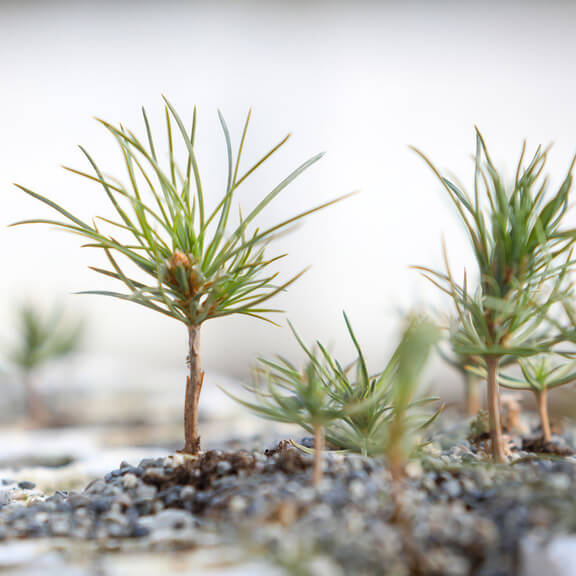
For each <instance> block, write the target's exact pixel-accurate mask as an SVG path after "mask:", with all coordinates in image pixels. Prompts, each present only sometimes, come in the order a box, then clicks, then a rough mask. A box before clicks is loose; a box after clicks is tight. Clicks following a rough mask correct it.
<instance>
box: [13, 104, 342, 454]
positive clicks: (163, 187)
mask: <svg viewBox="0 0 576 576" xmlns="http://www.w3.org/2000/svg"><path fill="white" fill-rule="evenodd" d="M164 116H165V135H166V139H165V144H166V145H167V149H168V152H167V153H168V158H167V161H166V162H164V161H162V160H161V150H160V143H159V141H158V139H157V138H155V137H154V136H153V131H152V128H151V124H150V122H149V120H148V116H147V115H146V112H145V111H144V110H143V119H144V127H145V137H144V139H142V140H141V139H139V138H138V137H137V136H136V135H135V133H133V132H132V131H130V130H127V129H126V128H124V127H123V126H122V125H119V126H113V125H112V124H109V123H108V122H105V121H103V120H100V123H101V124H102V125H103V126H104V127H105V128H106V130H107V131H108V132H109V133H110V134H111V135H112V136H113V138H114V139H115V141H116V143H117V144H118V145H119V147H120V151H121V154H122V158H123V163H124V167H125V178H126V181H127V184H123V183H122V182H121V181H120V180H119V179H116V178H112V177H110V176H106V175H105V174H104V172H103V171H102V170H101V168H100V167H99V166H98V164H97V163H96V162H95V161H94V160H93V159H92V157H91V156H90V155H89V154H88V152H87V151H86V150H85V149H84V148H81V150H82V152H83V153H84V155H85V156H86V158H87V160H88V163H89V165H90V167H91V170H92V172H91V173H88V172H84V171H81V170H76V169H71V168H69V169H68V170H70V171H71V172H73V173H74V174H77V175H80V176H82V177H83V178H85V179H87V180H89V181H91V182H95V183H97V184H99V185H100V187H101V190H102V191H103V192H104V194H105V195H106V197H107V198H108V200H109V202H110V204H111V207H112V208H113V210H114V212H115V213H116V217H117V218H116V219H111V218H104V217H96V218H94V219H93V220H92V221H91V223H90V222H87V221H84V220H82V219H80V218H79V217H77V216H75V215H73V214H72V213H70V212H68V211H67V210H66V209H64V208H63V207H61V206H60V205H59V204H57V203H56V202H54V201H52V200H51V199H49V198H48V197H46V196H42V195H40V194H38V193H37V192H34V191H32V190H30V189H28V188H25V187H23V186H18V187H19V188H20V189H21V190H23V191H24V192H25V193H27V194H29V195H30V196H32V197H33V198H36V199H38V200H39V201H41V202H42V203H44V204H46V205H48V206H49V207H51V208H52V209H53V210H54V211H56V212H57V213H58V214H59V216H60V217H63V219H61V220H51V219H32V220H26V221H23V222H18V223H17V224H24V223H44V224H52V225H55V226H56V227H57V228H59V229H62V230H66V231H70V232H73V233H75V234H77V235H79V236H81V237H82V238H83V239H84V240H86V241H87V244H86V246H89V247H93V248H99V249H100V250H102V251H103V252H104V254H105V256H106V257H107V259H108V263H109V267H108V268H99V267H92V269H93V270H95V271H96V272H99V273H100V274H103V275H105V276H107V277H110V278H112V279H114V280H117V281H119V282H121V283H122V284H123V285H124V287H125V289H126V292H114V291H107V290H94V291H88V292H83V293H84V294H100V295H106V296H112V297H114V298H119V299H121V300H128V301H130V302H135V303H137V304H140V305H141V306H144V307H146V308H148V309H150V310H154V311H155V312H158V313H161V314H164V315H166V316H168V317H170V318H174V319H176V320H178V321H180V322H182V323H183V324H184V325H185V326H186V329H187V333H188V375H187V380H186V394H185V402H184V436H185V445H184V449H183V452H185V453H188V454H193V455H194V454H197V453H198V451H199V450H200V435H199V431H198V404H199V399H200V392H201V389H202V384H203V380H204V373H203V371H202V367H201V359H200V328H201V326H202V324H203V323H204V322H205V321H206V320H208V319H212V318H221V317H223V316H229V315H233V314H240V315H246V316H251V317H254V318H259V319H264V320H269V315H270V314H272V313H274V312H279V310H277V309H274V308H270V307H269V306H268V304H267V303H268V301H269V300H270V299H271V298H273V297H274V296H275V295H277V294H278V293H279V292H282V291H283V290H285V289H286V288H287V287H288V286H289V285H290V284H292V283H293V282H295V281H296V280H297V279H298V278H299V277H300V275H301V274H302V272H300V273H298V274H296V275H294V276H292V277H291V278H289V279H287V280H285V281H281V282H279V281H278V278H277V276H278V272H274V270H273V266H272V265H273V264H274V263H275V262H276V261H277V260H278V259H280V258H283V257H284V256H285V255H283V254H281V255H276V256H272V257H270V256H268V255H267V253H266V249H267V248H268V246H269V244H270V243H271V242H273V240H274V239H275V238H276V237H277V236H278V235H279V234H280V233H282V232H285V231H286V230H287V229H289V228H290V227H291V226H292V225H293V224H295V223H296V222H298V221H300V220H301V219H302V218H304V217H305V216H307V215H309V214H312V213H313V212H316V211H318V210H320V209H322V208H324V207H326V206H329V205H331V204H333V203H335V202H337V201H338V200H340V199H342V197H341V198H338V199H336V200H332V201H329V202H326V203H324V204H322V205H320V206H316V207H314V208H311V209H309V210H306V211H304V212H300V213H298V214H295V215H294V216H291V217H289V218H286V219H285V220H282V221H280V222H279V223H277V224H275V225H273V226H270V227H268V228H264V229H261V228H258V227H255V221H256V220H257V217H258V216H259V215H260V213H261V212H263V211H264V210H265V209H266V208H267V207H268V206H269V205H270V204H271V203H272V202H273V201H274V200H275V199H276V198H277V197H278V196H279V195H280V193H282V192H283V191H284V190H285V189H286V188H287V187H288V185H289V184H290V183H292V182H293V181H294V180H295V179H296V178H298V176H300V175H301V174H302V173H303V172H304V171H306V170H307V169H308V168H309V167H310V166H312V165H313V164H315V163H316V162H317V161H318V160H319V159H320V158H321V157H322V154H317V155H316V156H313V157H312V158H310V159H309V160H306V161H305V162H303V163H302V164H301V165H300V166H298V167H297V168H296V169H295V170H294V171H293V172H291V173H290V174H289V175H288V176H286V177H285V178H284V179H282V180H281V181H280V182H279V183H278V184H277V185H276V186H275V187H274V188H273V189H272V190H271V191H269V192H268V193H267V194H265V195H263V197H262V198H261V200H260V201H259V202H258V203H257V204H256V206H255V207H254V208H253V209H252V210H251V211H250V212H248V213H247V214H245V215H243V214H242V212H241V211H240V210H239V208H238V216H237V218H236V219H234V218H233V216H232V215H233V214H235V213H236V212H235V208H236V207H235V198H236V197H235V193H236V192H237V190H238V189H239V188H240V186H241V185H242V184H243V183H245V182H246V181H247V180H248V179H249V177H250V176H251V175H252V174H253V173H254V172H255V171H256V170H258V168H260V167H261V166H262V165H263V164H264V163H265V162H266V161H267V160H269V159H270V158H271V157H272V156H273V155H274V154H275V153H276V152H277V151H278V150H279V149H280V148H282V146H284V144H285V143H286V142H287V140H288V138H289V136H286V137H285V138H283V139H282V140H280V142H279V143H278V144H276V145H275V146H273V147H272V148H271V149H270V150H269V151H268V152H266V153H265V154H264V155H263V156H262V157H260V159H259V160H257V161H256V162H255V163H254V164H252V165H250V166H249V167H247V168H244V167H242V163H241V160H242V152H243V149H244V145H245V141H246V137H247V133H248V127H249V123H250V117H251V114H250V113H248V115H247V117H246V121H245V123H244V127H243V130H242V134H241V137H240V139H239V142H238V145H237V148H236V152H234V151H233V144H232V140H231V137H230V133H229V130H228V126H227V124H226V122H225V120H224V118H223V116H222V115H221V114H220V113H219V119H220V125H221V128H222V133H223V135H224V143H225V148H226V155H227V172H226V188H225V190H224V194H223V195H222V196H221V197H220V200H219V201H218V202H217V203H216V206H215V208H214V209H213V210H212V211H211V212H209V211H207V208H206V206H207V203H208V202H207V201H208V198H207V196H206V194H205V191H204V188H203V182H202V177H201V174H200V169H199V166H198V161H197V156H196V127H197V118H196V109H194V113H193V117H192V122H191V127H190V128H186V127H185V125H184V122H183V120H182V119H181V117H180V116H179V115H178V113H177V112H176V110H175V109H174V108H173V106H172V105H171V104H170V103H169V102H168V101H167V100H166V99H165V108H164ZM178 147H181V148H183V151H184V156H185V160H184V162H183V163H180V162H179V161H178V158H177V148H178ZM162 152H163V151H162ZM105 230H108V232H106V231H105ZM118 238H121V239H118Z"/></svg>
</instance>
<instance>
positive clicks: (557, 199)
mask: <svg viewBox="0 0 576 576" xmlns="http://www.w3.org/2000/svg"><path fill="white" fill-rule="evenodd" d="M525 150H526V145H525V144H524V146H523V147H522V153H521V155H520V160H519V161H518V166H517V170H516V174H515V178H514V180H513V182H512V184H511V185H510V186H508V185H506V183H505V181H504V179H503V178H502V176H501V175H500V174H499V173H498V171H497V169H496V167H495V165H494V163H493V162H492V160H491V158H490V156H489V154H488V151H487V149H486V145H485V143H484V140H483V138H482V136H481V134H480V132H478V131H476V155H475V171H474V193H473V194H472V195H469V194H468V193H466V192H465V191H464V190H463V189H462V188H461V187H460V186H458V185H457V184H455V183H454V182H452V181H451V180H449V179H448V178H446V177H444V176H443V175H442V174H441V173H440V172H439V171H438V170H437V169H436V168H435V167H434V165H433V164H432V163H431V162H430V160H428V158H427V157H426V156H424V154H422V153H421V152H419V151H418V150H416V152H418V154H419V155H420V156H421V157H422V158H423V159H424V160H425V162H426V163H427V164H428V166H429V167H430V168H431V169H432V170H433V172H434V174H436V176H437V177H438V179H439V180H440V182H441V183H442V186H443V187H444V189H445V190H446V192H447V193H448V195H449V197H450V199H451V200H452V202H453V203H454V205H455V207H456V209H457V211H458V214H459V215H460V217H461V219H462V221H463V223H464V225H465V228H466V231H467V234H468V238H469V240H470V243H471V246H472V249H473V252H474V256H475V260H476V265H477V268H478V274H479V278H478V284H477V288H476V289H475V290H474V289H473V290H472V291H470V290H469V287H468V282H467V278H466V274H465V275H464V280H463V282H462V283H457V282H456V281H455V280H454V277H453V276H452V273H451V271H450V267H449V265H448V260H447V257H446V254H445V259H446V271H445V272H438V271H435V270H431V269H429V268H423V267H419V268H420V269H421V270H422V271H423V272H424V274H425V275H426V276H427V277H428V278H429V279H430V280H432V281H433V282H434V283H435V284H436V285H437V286H438V287H439V288H441V289H442V290H443V291H444V292H446V293H447V294H448V295H449V296H450V297H451V298H452V300H453V302H454V305H455V308H456V312H457V316H458V323H459V325H460V326H461V327H462V329H461V330H460V331H459V332H458V334H457V336H456V338H454V339H453V348H454V351H455V352H456V354H459V355H462V356H479V357H481V358H482V359H483V360H484V362H485V364H486V368H487V380H488V412H489V414H490V434H491V440H492V442H491V444H492V454H493V458H494V460H495V461H496V462H504V461H505V460H506V455H505V453H504V444H503V438H502V427H501V422H500V402H499V392H498V381H499V378H498V373H499V368H500V364H501V362H502V359H503V358H505V357H507V356H514V357H517V358H522V357H527V356H533V355H536V354H540V353H545V352H547V351H548V350H549V349H550V346H551V342H550V341H549V340H548V339H546V338H542V337H540V332H541V330H542V326H543V323H544V322H545V321H546V318H547V316H548V315H549V313H550V309H551V307H552V306H554V305H555V304H556V303H558V302H560V301H562V300H563V299H564V298H565V297H566V296H567V290H566V288H565V283H564V279H565V276H566V274H567V272H568V269H569V267H570V263H569V262H568V260H569V258H567V257H566V256H567V254H568V251H569V249H570V246H571V244H572V243H573V241H574V231H566V230H563V226H562V225H563V222H564V217H565V215H566V213H567V211H568V206H569V192H570V189H571V187H572V170H573V167H574V161H575V160H576V158H575V160H573V161H572V163H571V164H570V167H569V169H568V173H567V174H566V176H565V178H564V180H563V181H562V183H561V185H560V186H559V188H558V189H557V190H556V191H555V192H554V193H552V194H551V195H548V177H543V176H542V173H543V170H544V167H545V163H546V157H547V150H543V149H541V148H538V149H537V150H536V153H535V154H534V156H533V157H532V159H531V160H530V161H529V162H528V164H527V165H526V166H524V156H525Z"/></svg>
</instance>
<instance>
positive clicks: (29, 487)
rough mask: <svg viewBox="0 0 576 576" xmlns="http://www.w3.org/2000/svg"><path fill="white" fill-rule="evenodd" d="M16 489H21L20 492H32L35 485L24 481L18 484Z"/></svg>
mask: <svg viewBox="0 0 576 576" xmlns="http://www.w3.org/2000/svg"><path fill="white" fill-rule="evenodd" d="M18 488H22V490H34V488H36V484H34V482H28V481H27V480H24V481H22V482H18Z"/></svg>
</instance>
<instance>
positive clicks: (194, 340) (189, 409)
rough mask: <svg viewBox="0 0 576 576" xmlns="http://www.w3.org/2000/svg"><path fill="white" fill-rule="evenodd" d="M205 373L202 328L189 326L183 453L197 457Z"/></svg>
mask: <svg viewBox="0 0 576 576" xmlns="http://www.w3.org/2000/svg"><path fill="white" fill-rule="evenodd" d="M203 380H204V373H203V372H202V366H201V363H200V326H193V325H191V326H188V376H187V378H186V399H185V401H184V438H185V446H184V450H183V452H184V453H186V454H193V455H196V454H198V452H199V451H200V436H199V434H198V403H199V400H200V392H201V391H202V382H203Z"/></svg>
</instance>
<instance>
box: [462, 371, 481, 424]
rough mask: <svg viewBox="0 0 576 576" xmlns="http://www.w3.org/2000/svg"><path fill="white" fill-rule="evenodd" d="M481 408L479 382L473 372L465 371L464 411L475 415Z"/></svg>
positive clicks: (469, 414)
mask: <svg viewBox="0 0 576 576" xmlns="http://www.w3.org/2000/svg"><path fill="white" fill-rule="evenodd" d="M480 408H482V397H481V394H480V382H479V381H478V377H477V376H476V375H475V374H470V373H469V372H467V373H466V413H467V414H468V416H476V414H478V412H480Z"/></svg>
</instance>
